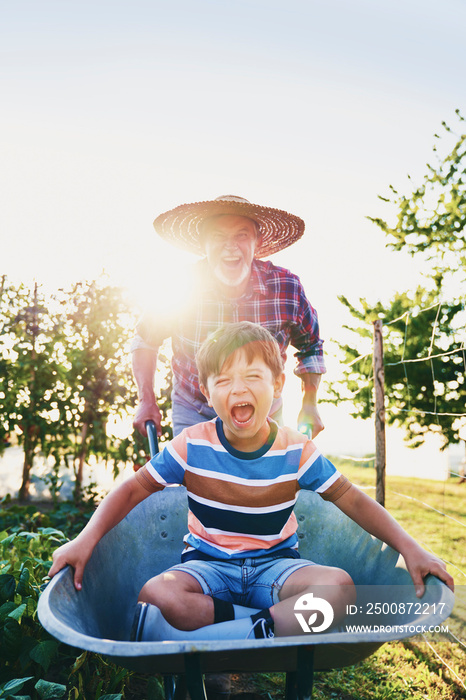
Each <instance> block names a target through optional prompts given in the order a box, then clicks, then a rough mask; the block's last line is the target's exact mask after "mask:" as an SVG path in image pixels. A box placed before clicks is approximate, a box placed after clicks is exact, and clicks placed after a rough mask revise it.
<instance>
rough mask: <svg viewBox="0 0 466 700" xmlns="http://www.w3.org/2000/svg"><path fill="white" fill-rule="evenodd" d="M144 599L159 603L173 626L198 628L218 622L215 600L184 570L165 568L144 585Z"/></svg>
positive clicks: (141, 598)
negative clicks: (215, 612)
mask: <svg viewBox="0 0 466 700" xmlns="http://www.w3.org/2000/svg"><path fill="white" fill-rule="evenodd" d="M138 600H139V602H140V603H150V604H151V605H156V606H157V607H158V608H159V610H161V612H162V614H163V616H164V618H165V619H166V620H167V622H169V623H170V624H171V625H173V627H177V628H178V629H183V630H194V629H197V628H198V627H204V626H205V625H211V624H213V622H214V602H213V599H212V598H211V596H208V595H205V594H204V591H203V590H202V587H201V585H200V583H199V582H198V581H197V580H196V579H195V578H194V576H191V575H190V574H187V573H185V572H184V571H164V572H163V573H161V574H159V575H158V576H155V577H154V578H151V579H150V580H149V581H147V583H146V584H145V585H144V586H143V587H142V589H141V592H140V593H139V598H138Z"/></svg>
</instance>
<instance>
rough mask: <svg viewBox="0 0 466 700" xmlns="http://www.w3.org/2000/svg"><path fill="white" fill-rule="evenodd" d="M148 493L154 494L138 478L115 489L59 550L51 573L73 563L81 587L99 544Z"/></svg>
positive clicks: (76, 580)
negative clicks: (88, 563) (74, 535)
mask: <svg viewBox="0 0 466 700" xmlns="http://www.w3.org/2000/svg"><path fill="white" fill-rule="evenodd" d="M147 496H150V492H149V491H147V490H146V489H145V488H144V487H143V486H141V484H140V483H139V482H138V480H137V479H136V477H131V478H130V479H128V480H127V481H125V482H123V483H122V484H120V486H118V487H117V488H116V489H114V490H113V491H111V492H110V493H109V494H108V495H107V496H105V498H104V500H103V501H102V503H101V504H100V505H99V506H98V508H97V510H96V511H95V513H94V515H93V516H92V518H91V519H90V520H89V522H88V523H87V525H86V527H85V528H84V529H83V530H82V531H81V532H80V534H79V535H78V536H77V537H76V538H75V539H74V540H71V542H67V543H66V544H64V545H62V546H61V547H59V548H58V549H56V550H55V552H54V553H53V557H52V558H53V564H52V566H51V568H50V571H49V576H50V577H53V576H55V574H57V573H58V572H59V571H61V569H63V568H64V567H65V566H66V565H67V564H69V565H70V566H72V567H73V568H74V585H75V587H76V589H77V590H80V589H81V587H82V579H83V573H84V569H85V566H86V564H87V562H88V560H89V559H90V556H91V554H92V551H93V549H94V547H95V546H96V544H97V543H98V542H99V540H100V539H101V538H102V537H103V536H104V535H105V534H106V533H107V532H108V531H109V530H111V529H112V528H113V527H115V525H117V524H118V523H119V522H120V520H123V518H124V517H125V516H126V515H127V514H128V513H129V512H130V511H131V510H132V509H133V508H134V507H135V506H137V504H138V503H140V502H141V501H143V500H144V499H145V498H147Z"/></svg>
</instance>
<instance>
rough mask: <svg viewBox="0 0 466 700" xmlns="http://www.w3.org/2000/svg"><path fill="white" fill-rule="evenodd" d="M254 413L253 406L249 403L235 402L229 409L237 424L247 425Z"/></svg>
mask: <svg viewBox="0 0 466 700" xmlns="http://www.w3.org/2000/svg"><path fill="white" fill-rule="evenodd" d="M253 415H254V406H253V405H252V404H250V403H237V404H235V405H234V406H233V407H232V409H231V417H232V418H233V420H234V422H235V423H236V424H237V425H247V424H248V423H249V422H250V421H251V420H252V417H253Z"/></svg>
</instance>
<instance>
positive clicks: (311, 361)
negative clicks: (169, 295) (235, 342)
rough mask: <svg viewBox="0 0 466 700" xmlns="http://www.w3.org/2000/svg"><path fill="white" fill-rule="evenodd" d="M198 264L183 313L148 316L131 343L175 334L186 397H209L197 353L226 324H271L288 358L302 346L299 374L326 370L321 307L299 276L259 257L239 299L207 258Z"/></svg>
mask: <svg viewBox="0 0 466 700" xmlns="http://www.w3.org/2000/svg"><path fill="white" fill-rule="evenodd" d="M195 269H196V284H195V287H196V289H195V290H194V293H193V295H192V297H191V300H190V301H189V302H188V303H187V307H186V308H185V310H184V312H183V314H182V316H181V317H178V318H176V319H174V320H172V321H167V320H165V321H164V320H162V319H161V318H160V319H159V318H155V317H152V316H149V315H146V316H143V318H142V319H141V320H140V321H139V323H138V325H137V327H136V333H137V334H136V337H135V339H134V341H133V344H132V348H131V349H132V350H136V349H138V348H151V349H154V350H156V349H157V348H158V346H160V345H161V344H162V342H163V341H164V340H165V339H166V338H169V337H171V339H172V349H173V359H172V367H173V374H174V380H175V385H176V390H177V392H179V393H180V394H181V395H182V396H184V397H185V398H186V400H188V401H190V400H191V401H192V400H193V399H195V400H197V401H201V402H202V403H205V402H206V400H205V397H204V396H203V394H202V393H201V391H200V389H199V382H198V376H197V368H196V361H195V356H196V352H197V350H198V349H199V347H200V345H201V344H202V342H203V341H204V340H205V338H206V337H207V336H208V335H209V334H210V333H212V332H213V331H215V330H216V329H217V328H219V327H220V326H222V325H223V324H225V323H236V322H237V321H251V322H253V323H258V324H260V325H261V326H263V327H264V328H267V330H269V331H270V333H271V334H272V335H273V336H274V338H275V339H276V340H277V342H278V344H279V345H280V349H281V353H282V357H283V360H284V361H285V359H286V350H287V348H288V345H292V346H293V347H294V348H296V350H297V352H296V353H295V357H296V358H297V361H298V363H297V367H296V369H295V374H297V375H298V376H299V375H301V374H306V373H309V372H312V373H316V374H323V373H324V372H325V371H326V369H325V363H324V358H323V351H322V344H323V341H322V340H320V338H319V323H318V319H317V312H316V311H315V309H313V308H312V306H311V305H310V303H309V301H308V300H307V298H306V295H305V293H304V289H303V286H302V284H301V282H300V280H299V277H297V276H296V275H294V274H292V273H291V272H289V270H286V269H284V268H283V267H277V266H276V265H273V264H272V263H271V262H270V261H262V260H254V261H253V263H252V268H251V278H250V281H249V286H248V288H247V290H246V292H245V293H244V294H243V296H242V297H240V298H239V299H229V298H228V297H225V296H223V295H222V294H221V292H220V291H219V288H218V286H217V285H216V282H215V278H214V277H213V275H212V273H211V271H210V268H209V267H208V265H207V262H206V261H205V260H201V261H200V262H199V263H197V265H196V268H195Z"/></svg>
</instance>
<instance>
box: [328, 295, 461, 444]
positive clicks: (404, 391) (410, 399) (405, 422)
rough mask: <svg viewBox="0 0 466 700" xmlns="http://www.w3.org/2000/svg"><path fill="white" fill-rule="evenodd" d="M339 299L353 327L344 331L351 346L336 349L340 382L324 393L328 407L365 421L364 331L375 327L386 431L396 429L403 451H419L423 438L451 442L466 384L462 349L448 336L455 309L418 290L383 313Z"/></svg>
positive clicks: (367, 362) (368, 349)
mask: <svg viewBox="0 0 466 700" xmlns="http://www.w3.org/2000/svg"><path fill="white" fill-rule="evenodd" d="M339 299H340V301H341V302H342V303H343V304H344V305H345V306H346V307H347V309H348V310H349V312H350V313H351V315H352V317H353V318H354V319H357V321H358V322H359V324H360V325H358V326H352V327H347V328H348V329H349V330H350V331H351V332H352V334H353V339H354V340H353V342H352V343H351V344H344V343H339V344H338V345H339V348H340V351H341V352H342V353H343V357H344V370H343V373H344V380H343V381H342V382H339V383H338V382H337V383H334V384H333V385H332V387H331V389H330V397H331V400H332V401H333V402H335V403H338V402H340V401H342V400H349V401H351V403H352V405H353V411H352V412H351V414H352V415H353V416H354V417H360V418H369V417H370V416H371V415H372V414H373V408H374V406H373V387H372V379H373V377H372V333H373V328H372V324H373V322H374V321H375V320H376V319H382V321H383V323H384V367H385V386H386V408H387V423H388V424H395V425H398V426H402V427H404V429H405V430H406V434H407V440H408V442H409V444H410V446H411V447H417V446H419V445H421V444H422V443H423V442H424V439H425V437H426V435H427V433H428V432H436V433H438V434H440V435H441V436H442V438H443V445H444V447H446V446H447V445H448V444H449V443H457V442H459V440H460V439H461V438H460V430H461V424H460V422H459V421H458V420H457V416H458V415H461V414H462V413H464V410H465V404H466V382H465V373H464V369H465V365H464V347H463V344H462V341H461V338H460V334H459V333H458V334H455V333H454V329H455V327H458V325H459V323H460V322H461V319H462V316H463V306H462V304H460V303H450V304H448V303H443V304H441V303H440V302H439V301H438V294H437V291H436V290H430V291H429V290H426V289H425V288H423V287H418V288H417V289H416V290H415V291H414V292H412V293H408V292H401V293H397V294H396V295H395V296H394V297H393V298H392V299H391V300H390V301H389V302H388V303H387V304H386V305H384V304H382V302H377V303H376V304H375V305H372V304H369V303H368V302H367V300H366V299H360V300H359V304H358V306H354V305H352V304H351V303H350V302H349V301H348V299H346V298H345V297H339ZM458 330H461V329H458Z"/></svg>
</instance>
